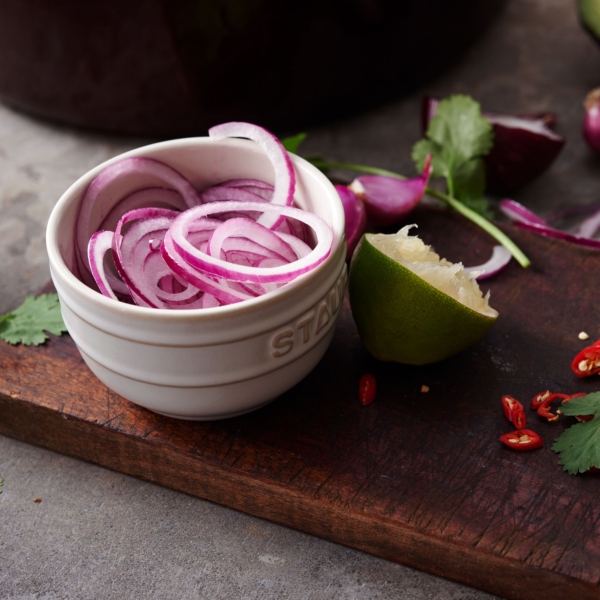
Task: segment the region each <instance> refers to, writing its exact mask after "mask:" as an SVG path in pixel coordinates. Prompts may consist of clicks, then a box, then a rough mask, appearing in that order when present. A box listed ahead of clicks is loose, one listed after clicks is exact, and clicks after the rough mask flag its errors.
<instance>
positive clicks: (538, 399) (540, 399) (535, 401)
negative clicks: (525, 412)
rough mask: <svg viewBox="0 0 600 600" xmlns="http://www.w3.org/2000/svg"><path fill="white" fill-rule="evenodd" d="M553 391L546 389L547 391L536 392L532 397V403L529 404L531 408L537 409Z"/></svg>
mask: <svg viewBox="0 0 600 600" xmlns="http://www.w3.org/2000/svg"><path fill="white" fill-rule="evenodd" d="M551 393H552V392H550V390H546V391H545V392H540V393H539V394H536V395H535V396H534V397H533V398H532V399H531V404H530V405H529V408H531V410H537V409H538V408H539V407H540V406H541V405H542V402H543V401H544V400H545V399H546V398H547V397H548V396H549V395H550V394H551Z"/></svg>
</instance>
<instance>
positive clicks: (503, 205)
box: [500, 198, 548, 225]
mask: <svg viewBox="0 0 600 600" xmlns="http://www.w3.org/2000/svg"><path fill="white" fill-rule="evenodd" d="M500 211H501V212H503V213H504V214H505V215H506V216H507V217H508V218H509V219H511V221H515V222H518V223H533V224H534V225H548V223H547V222H546V221H544V219H542V218H541V217H538V215H536V214H535V213H534V212H532V211H530V210H529V209H528V208H526V207H525V206H523V205H522V204H519V202H516V201H515V200H509V199H508V198H505V199H504V200H502V201H501V202H500Z"/></svg>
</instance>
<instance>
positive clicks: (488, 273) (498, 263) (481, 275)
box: [464, 246, 512, 281]
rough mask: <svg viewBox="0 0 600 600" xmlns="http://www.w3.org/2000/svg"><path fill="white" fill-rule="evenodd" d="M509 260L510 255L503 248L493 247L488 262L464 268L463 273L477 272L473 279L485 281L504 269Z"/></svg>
mask: <svg viewBox="0 0 600 600" xmlns="http://www.w3.org/2000/svg"><path fill="white" fill-rule="evenodd" d="M511 258H512V255H511V253H510V252H509V251H508V250H507V249H506V248H505V247H504V246H494V249H493V251H492V256H491V257H490V259H489V260H487V261H486V262H484V263H483V264H482V265H477V266H475V267H465V269H464V271H465V273H474V272H477V273H478V274H477V277H476V278H475V279H477V280H478V281H479V280H481V279H487V278H488V277H492V276H493V275H496V273H498V272H500V271H501V270H502V269H504V267H506V265H507V264H508V263H509V262H510V259H511Z"/></svg>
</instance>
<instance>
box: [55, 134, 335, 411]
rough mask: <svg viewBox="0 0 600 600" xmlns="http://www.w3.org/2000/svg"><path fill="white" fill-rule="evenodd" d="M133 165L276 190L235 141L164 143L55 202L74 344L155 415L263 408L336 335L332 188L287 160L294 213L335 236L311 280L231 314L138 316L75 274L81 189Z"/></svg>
mask: <svg viewBox="0 0 600 600" xmlns="http://www.w3.org/2000/svg"><path fill="white" fill-rule="evenodd" d="M130 156H147V157H152V158H155V159H157V160H160V161H163V162H165V163H167V164H169V165H170V166H172V167H174V168H175V169H177V170H178V171H179V172H181V173H182V174H183V175H184V176H186V177H187V178H188V179H189V180H190V181H191V182H192V183H193V184H194V185H195V186H196V187H197V188H198V189H202V188H205V187H207V186H210V185H213V184H215V183H218V182H221V181H224V180H226V179H233V178H256V179H263V180H265V181H271V182H272V181H273V169H272V167H271V164H270V162H269V161H268V159H267V158H266V156H265V155H264V154H263V152H262V150H261V149H260V148H259V147H258V146H257V145H256V144H255V143H253V142H250V141H247V140H240V139H226V140H220V141H217V140H211V139H209V138H189V139H183V140H173V141H169V142H161V143H158V144H153V145H150V146H145V147H143V148H139V149H136V150H133V151H131V152H128V153H126V154H123V155H121V156H117V157H116V158H114V159H112V160H109V161H107V162H105V163H103V164H101V165H99V166H98V167H96V168H95V169H93V170H92V171H90V172H89V173H86V174H85V175H84V176H83V177H81V178H80V179H79V180H78V181H76V182H75V183H74V184H73V185H72V186H71V187H70V188H69V189H68V190H67V191H66V192H65V194H64V195H63V196H62V197H61V198H60V200H59V201H58V203H57V204H56V206H55V208H54V210H53V211H52V214H51V215H50V220H49V222H48V229H47V236H46V240H47V247H48V256H49V258H50V270H51V274H52V279H53V281H54V285H55V286H56V290H57V291H58V296H59V299H60V305H61V310H62V315H63V318H64V321H65V324H66V326H67V328H68V330H69V333H70V334H71V337H72V338H73V340H74V341H75V343H76V344H77V347H78V348H79V351H80V352H81V355H82V357H83V359H84V360H85V362H86V363H87V365H88V366H89V367H90V369H91V370H92V371H93V372H94V373H95V374H96V376H97V377H98V378H99V379H100V380H101V381H102V382H103V383H105V384H106V385H107V386H108V387H109V388H111V389H112V390H114V391H115V392H117V393H118V394H120V395H121V396H123V397H124V398H127V399H128V400H131V401H132V402H135V403H136V404H140V405H141V406H145V407H146V408H148V409H150V410H153V411H156V412H158V413H162V414H165V415H168V416H171V417H177V418H180V419H221V418H225V417H233V416H236V415H240V414H243V413H245V412H249V411H251V410H254V409H256V408H259V407H260V406H263V405H264V404H266V403H268V402H270V401H271V400H273V399H275V398H276V397H277V396H279V395H280V394H282V393H283V392H285V391H286V390H288V389H289V388H291V387H292V386H294V385H295V384H296V383H298V382H299V381H300V380H301V379H302V378H303V377H305V376H306V375H307V374H308V373H309V372H310V371H311V369H313V367H314V366H315V365H316V364H317V362H318V361H319V360H320V359H321V357H322V356H323V354H324V353H325V350H326V349H327V347H328V345H329V343H330V342H331V339H332V337H333V331H334V326H335V323H336V320H337V317H338V315H339V311H340V307H341V304H342V297H343V292H344V289H345V284H346V265H345V261H344V258H345V253H346V248H345V245H346V244H345V238H344V212H343V209H342V205H341V202H340V200H339V197H338V194H337V192H336V191H335V188H334V187H333V186H332V185H331V183H330V182H329V181H328V179H327V178H326V177H325V176H324V175H323V174H322V173H320V172H319V171H318V170H317V169H315V168H314V167H313V166H312V165H310V164H309V163H307V162H306V161H305V160H303V159H301V158H299V157H297V156H292V161H293V163H294V168H295V170H296V176H297V186H296V201H297V203H298V205H299V206H300V207H302V208H304V209H306V210H310V211H312V212H314V213H316V214H317V215H319V216H320V217H322V218H323V219H325V220H326V221H327V222H328V223H329V224H330V225H331V227H332V229H333V249H332V252H331V255H330V256H329V257H328V258H327V260H325V261H324V262H323V263H322V264H320V265H319V266H318V267H316V268H315V269H314V270H313V271H311V272H310V273H306V274H304V275H302V276H300V277H298V278H297V279H295V280H294V281H292V282H290V283H288V284H287V285H285V286H283V287H281V288H279V289H278V290H276V291H274V292H271V293H269V294H267V295H265V296H262V297H258V298H254V299H252V300H247V301H245V302H241V303H238V304H234V305H230V306H222V307H218V308H211V309H203V310H189V311H171V310H162V309H152V308H143V307H139V306H131V305H129V304H124V303H120V302H116V301H114V300H111V299H109V298H106V297H104V296H103V295H101V294H100V293H99V292H97V291H95V290H93V289H91V288H89V287H88V286H86V285H85V284H84V283H82V282H81V281H80V280H79V279H78V278H77V277H76V276H75V275H74V274H73V272H72V265H73V264H74V261H75V258H74V257H75V248H74V227H75V220H76V217H77V213H78V209H79V204H80V202H81V199H82V196H83V193H84V191H85V189H86V187H87V186H88V184H89V183H90V182H91V181H92V180H93V179H94V177H96V176H97V175H98V174H99V173H100V171H102V169H104V168H105V167H107V166H108V165H110V164H112V163H113V162H116V161H118V160H121V159H122V158H126V157H130ZM145 184H146V185H147V182H146V183H145V182H142V181H135V180H132V181H130V180H128V183H127V184H126V185H125V184H123V185H122V186H121V189H117V190H114V191H115V202H116V201H117V200H118V198H119V197H122V196H123V195H125V194H127V193H129V192H131V191H133V190H134V189H137V188H139V187H143V186H144V185H145Z"/></svg>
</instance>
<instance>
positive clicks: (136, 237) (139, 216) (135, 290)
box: [112, 208, 180, 308]
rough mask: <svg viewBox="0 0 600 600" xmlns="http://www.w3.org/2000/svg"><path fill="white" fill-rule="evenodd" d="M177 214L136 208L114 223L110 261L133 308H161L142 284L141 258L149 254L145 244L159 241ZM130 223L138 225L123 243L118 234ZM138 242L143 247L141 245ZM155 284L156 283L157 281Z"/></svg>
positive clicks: (160, 303)
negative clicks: (131, 301)
mask: <svg viewBox="0 0 600 600" xmlns="http://www.w3.org/2000/svg"><path fill="white" fill-rule="evenodd" d="M179 214H180V213H177V212H175V211H172V210H169V209H167V208H138V209H135V210H131V211H129V212H128V213H125V214H124V215H123V216H122V217H121V219H120V220H119V222H118V223H117V227H116V230H115V234H114V238H113V246H112V249H113V259H114V261H115V267H116V268H117V272H118V273H119V275H120V276H121V279H122V280H123V281H124V282H125V284H126V285H127V287H128V288H129V291H130V293H131V296H132V298H133V299H134V301H135V302H136V304H142V306H149V307H152V308H165V306H164V303H163V301H162V300H160V299H159V298H158V297H157V296H156V295H155V294H154V293H153V291H152V288H153V287H154V286H153V285H152V286H150V285H148V284H147V283H146V282H145V281H144V277H143V274H142V268H143V264H144V261H145V258H146V257H147V255H148V254H149V253H150V252H152V251H153V250H152V247H151V245H150V244H149V242H150V240H155V239H162V238H163V237H164V234H165V232H166V230H167V229H168V227H169V225H170V224H171V223H172V222H173V220H174V218H175V217H176V216H177V215H179ZM134 221H137V222H138V223H141V225H140V226H139V227H136V226H135V225H136V223H134V224H133V225H132V226H131V227H130V229H129V230H128V232H127V234H128V235H127V234H126V235H127V241H125V236H124V235H122V233H121V232H122V231H123V227H124V226H125V225H126V224H128V223H132V222H134ZM132 230H133V231H132ZM144 238H145V239H144ZM142 241H145V242H146V243H145V244H144V243H142ZM124 242H125V243H124ZM138 246H139V247H138ZM136 249H137V250H138V252H139V251H141V257H140V255H139V254H138V255H137V261H136V262H134V259H135V258H136V256H134V250H136ZM156 283H158V279H157V281H156Z"/></svg>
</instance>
